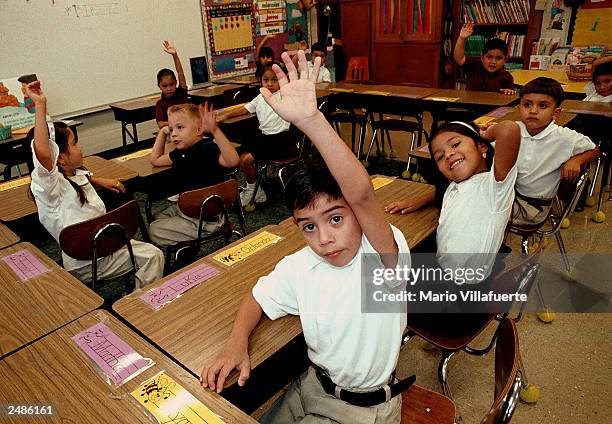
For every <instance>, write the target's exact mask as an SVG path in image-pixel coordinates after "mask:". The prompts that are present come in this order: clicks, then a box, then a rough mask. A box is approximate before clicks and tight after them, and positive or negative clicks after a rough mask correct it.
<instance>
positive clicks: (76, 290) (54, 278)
mask: <svg viewBox="0 0 612 424" xmlns="http://www.w3.org/2000/svg"><path fill="white" fill-rule="evenodd" d="M24 249H25V250H27V251H29V252H30V253H31V254H32V255H33V256H34V257H35V258H36V259H37V260H38V261H40V262H41V263H42V264H43V266H44V267H45V268H47V269H48V270H49V271H47V272H44V273H42V274H40V275H37V276H34V277H33V278H30V279H28V280H26V281H22V280H21V279H20V277H18V276H17V274H16V273H15V271H13V270H12V269H11V267H10V266H9V265H8V262H7V261H5V260H1V261H0V280H1V281H2V284H0V311H2V312H1V315H2V320H0V356H2V355H6V354H7V353H9V352H11V351H14V350H15V349H18V348H20V347H21V346H23V345H25V344H27V343H30V342H32V341H33V340H36V339H38V338H39V337H42V336H45V335H47V334H49V333H51V332H52V331H54V330H56V329H57V328H59V327H61V326H63V325H65V324H67V323H69V322H71V321H73V320H75V319H77V318H79V317H81V316H83V315H85V314H87V313H89V312H91V311H93V310H94V309H96V308H99V307H100V306H101V305H102V298H101V297H100V296H98V295H97V294H96V293H94V292H93V291H92V290H90V289H89V288H88V287H87V286H86V285H85V284H83V283H82V282H81V281H79V280H77V279H76V278H75V277H73V276H72V275H71V274H70V273H69V272H67V271H66V270H64V269H63V268H61V267H60V266H59V265H58V264H56V263H55V262H54V261H52V260H51V259H49V258H48V257H47V256H45V254H44V253H42V252H41V251H40V250H38V249H37V248H36V247H34V246H33V245H31V244H30V243H18V244H15V245H13V246H10V247H7V248H5V249H3V250H2V251H0V255H1V256H2V257H3V258H4V257H6V256H8V255H11V254H14V253H16V252H21V251H23V250H24ZM29 263H31V262H29ZM15 264H17V262H15ZM21 269H26V268H23V267H21Z"/></svg>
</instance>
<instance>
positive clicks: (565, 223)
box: [561, 218, 572, 228]
mask: <svg viewBox="0 0 612 424" xmlns="http://www.w3.org/2000/svg"><path fill="white" fill-rule="evenodd" d="M570 225H572V221H570V219H569V218H565V219H564V220H563V221H561V228H569V226H570Z"/></svg>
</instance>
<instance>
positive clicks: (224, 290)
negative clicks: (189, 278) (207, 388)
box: [113, 225, 304, 385]
mask: <svg viewBox="0 0 612 424" xmlns="http://www.w3.org/2000/svg"><path fill="white" fill-rule="evenodd" d="M264 230H265V231H268V232H271V233H274V234H277V235H280V236H282V237H284V239H282V240H281V241H279V242H277V243H276V244H274V245H272V246H268V247H267V248H265V249H263V250H261V251H260V252H257V253H255V254H254V255H252V256H250V257H248V258H246V259H244V260H242V261H241V262H238V263H236V264H235V265H233V266H232V267H230V268H226V269H224V270H223V271H222V272H221V273H220V274H219V275H217V276H215V277H213V278H211V279H209V280H207V281H205V282H203V283H201V284H200V285H198V286H197V287H194V288H192V289H191V290H189V291H188V292H186V293H184V294H183V295H182V296H181V297H179V298H176V299H175V300H174V301H172V302H170V303H167V304H166V305H165V306H163V307H162V308H161V309H158V310H153V309H151V308H150V307H149V306H147V305H146V304H145V303H143V302H142V301H141V300H140V299H139V298H138V297H139V296H141V295H142V294H143V293H145V291H146V290H149V289H150V288H154V287H158V286H160V285H161V284H163V283H165V282H166V281H167V280H168V279H169V278H172V276H174V275H176V274H180V273H181V272H184V271H185V269H189V268H192V267H194V266H196V265H199V264H201V263H207V264H209V265H213V266H215V267H218V268H223V265H220V264H218V263H217V262H216V261H213V259H212V256H214V255H215V254H216V253H218V252H215V253H213V254H211V255H208V256H206V257H204V258H202V259H200V260H198V261H196V262H195V263H194V264H192V265H190V266H188V267H186V268H184V269H182V270H179V271H177V272H176V273H174V274H171V275H169V276H167V277H165V278H163V279H162V280H160V281H158V282H155V283H153V284H151V285H149V286H147V287H146V290H144V289H143V290H138V291H136V292H134V293H132V294H130V295H128V296H125V297H124V298H122V299H120V300H119V301H117V302H115V303H114V304H113V310H114V311H115V312H117V313H118V314H119V315H121V316H122V317H123V318H124V319H125V320H127V321H128V322H129V323H130V324H132V325H133V326H134V327H136V328H137V329H138V330H139V331H141V332H142V333H143V334H144V335H146V336H147V337H148V338H149V339H150V340H152V341H153V342H154V343H156V344H157V345H158V346H160V347H161V348H162V349H163V350H164V351H165V352H167V353H168V354H169V355H171V356H172V357H173V358H174V359H175V360H177V361H178V362H179V363H180V364H181V365H183V366H184V367H186V368H187V369H189V371H191V372H192V373H193V374H194V375H195V376H199V375H200V373H201V372H202V368H203V367H204V364H206V363H208V362H210V361H211V360H212V359H213V358H215V357H216V356H217V355H218V354H220V353H221V352H222V350H223V348H224V346H225V342H226V341H227V338H228V337H229V335H230V333H231V329H232V324H233V321H234V317H235V316H236V312H237V311H238V307H239V305H240V302H241V301H242V299H243V298H244V296H245V295H246V294H247V293H249V292H250V291H251V289H252V288H253V286H254V285H255V283H256V282H257V280H258V279H259V277H261V276H263V275H266V274H268V273H270V271H272V269H274V267H275V266H276V264H277V262H278V261H279V260H281V259H282V258H284V257H285V256H287V255H288V254H291V253H293V252H296V251H297V250H299V249H300V248H302V247H303V245H304V241H303V237H302V236H301V234H299V233H298V232H296V231H291V230H287V229H284V228H280V227H279V226H276V225H269V226H267V227H264V228H262V229H261V230H259V231H256V232H255V233H253V234H250V235H249V236H248V237H249V238H250V237H252V236H254V235H255V234H258V233H260V232H261V231H264ZM246 239H247V238H243V239H240V240H238V241H236V242H234V243H232V244H231V245H230V246H235V245H237V244H239V243H241V242H243V241H245V240H246ZM301 332H302V328H301V325H300V321H299V318H298V317H296V316H287V317H283V318H281V319H278V320H275V321H270V320H269V319H268V318H266V317H265V316H264V317H263V318H262V320H261V321H260V323H259V324H258V326H257V327H256V328H255V330H254V332H253V334H252V335H251V338H250V343H249V351H250V355H251V367H252V368H255V367H257V366H258V365H259V364H261V363H262V362H263V361H264V360H266V359H267V358H269V357H270V356H272V355H273V354H274V353H275V352H277V351H278V350H280V349H281V348H282V347H284V346H285V345H286V344H287V343H289V342H290V341H291V340H293V339H295V338H296V337H297V336H298V335H300V334H301ZM235 381H236V375H233V376H232V379H230V380H228V385H229V384H232V383H234V382H235Z"/></svg>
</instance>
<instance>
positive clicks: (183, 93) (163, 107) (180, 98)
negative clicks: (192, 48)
mask: <svg viewBox="0 0 612 424" xmlns="http://www.w3.org/2000/svg"><path fill="white" fill-rule="evenodd" d="M164 50H165V51H166V53H168V54H170V55H172V59H174V66H175V67H176V72H177V73H178V87H177V85H176V76H175V75H174V72H172V70H171V69H168V68H164V69H162V70H160V71H159V72H158V73H157V86H158V87H159V89H160V90H161V92H162V94H161V98H160V99H159V100H158V101H157V103H156V104H155V120H156V121H157V126H158V127H159V128H160V129H161V128H163V127H165V126H166V125H168V108H169V107H170V106H174V105H181V104H183V103H187V101H188V98H187V97H188V96H187V80H186V79H185V73H184V72H183V65H181V59H179V56H178V53H177V52H176V48H174V46H173V45H172V43H171V42H170V41H164Z"/></svg>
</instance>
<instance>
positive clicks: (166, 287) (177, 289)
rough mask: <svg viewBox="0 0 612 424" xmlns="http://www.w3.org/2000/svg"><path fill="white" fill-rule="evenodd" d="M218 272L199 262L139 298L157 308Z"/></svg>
mask: <svg viewBox="0 0 612 424" xmlns="http://www.w3.org/2000/svg"><path fill="white" fill-rule="evenodd" d="M218 273H219V270H218V269H216V268H213V267H211V266H209V265H206V264H200V265H198V266H195V267H193V268H191V269H188V270H187V271H185V272H182V273H180V274H179V275H177V276H176V277H174V278H171V279H170V280H168V281H166V282H165V283H164V284H162V285H161V286H159V287H156V288H154V289H152V290H149V291H148V292H147V293H145V294H143V295H142V296H140V300H142V301H143V302H144V303H146V304H147V305H149V306H151V307H152V308H154V309H159V308H161V307H162V306H164V305H165V304H166V303H168V302H170V301H172V300H174V299H176V298H177V297H178V296H180V295H181V294H183V293H185V292H186V291H187V290H189V289H191V288H193V287H195V286H197V285H198V284H200V283H201V282H202V281H206V280H208V279H209V278H212V277H214V276H215V275H217V274H218Z"/></svg>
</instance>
